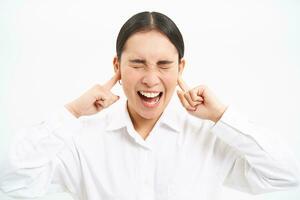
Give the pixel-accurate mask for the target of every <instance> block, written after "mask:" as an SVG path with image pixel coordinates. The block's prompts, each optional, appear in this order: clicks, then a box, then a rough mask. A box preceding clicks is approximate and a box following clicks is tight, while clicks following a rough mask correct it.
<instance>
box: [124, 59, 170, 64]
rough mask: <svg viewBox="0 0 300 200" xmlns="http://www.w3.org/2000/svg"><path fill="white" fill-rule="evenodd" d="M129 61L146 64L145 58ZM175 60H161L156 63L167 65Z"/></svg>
mask: <svg viewBox="0 0 300 200" xmlns="http://www.w3.org/2000/svg"><path fill="white" fill-rule="evenodd" d="M129 62H131V63H138V64H144V65H146V63H147V62H146V60H144V59H130V60H129ZM171 63H173V61H171V60H159V61H158V62H157V63H156V64H157V65H166V64H171Z"/></svg>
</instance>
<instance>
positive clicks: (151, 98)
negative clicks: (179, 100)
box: [137, 91, 163, 108]
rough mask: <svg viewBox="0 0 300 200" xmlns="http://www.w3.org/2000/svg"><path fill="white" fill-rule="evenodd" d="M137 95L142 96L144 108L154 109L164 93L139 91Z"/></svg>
mask: <svg viewBox="0 0 300 200" xmlns="http://www.w3.org/2000/svg"><path fill="white" fill-rule="evenodd" d="M137 94H138V95H139V96H140V98H141V100H142V103H143V104H144V106H146V107H151V108H153V107H155V106H157V105H158V104H159V100H160V99H161V97H162V95H163V92H147V91H138V92H137Z"/></svg>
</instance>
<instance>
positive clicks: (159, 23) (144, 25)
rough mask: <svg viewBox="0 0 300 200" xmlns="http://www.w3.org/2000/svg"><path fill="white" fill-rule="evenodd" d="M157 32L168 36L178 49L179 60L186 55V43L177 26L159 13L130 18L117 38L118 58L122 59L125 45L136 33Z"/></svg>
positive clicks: (140, 14) (138, 14) (137, 15)
mask: <svg viewBox="0 0 300 200" xmlns="http://www.w3.org/2000/svg"><path fill="white" fill-rule="evenodd" d="M147 30H149V31H150V30H157V31H159V32H161V33H163V34H164V35H166V36H167V37H168V38H169V40H170V41H171V42H172V43H173V45H174V46H175V47H176V49H177V51H178V55H179V60H180V59H181V58H182V57H183V54H184V42H183V38H182V35H181V33H180V31H179V29H178V27H177V26H176V24H175V23H174V22H173V21H172V20H171V19H170V18H169V17H167V16H166V15H164V14H162V13H159V12H140V13H137V14H135V15H133V16H132V17H131V18H129V19H128V20H127V21H126V22H125V24H124V25H123V26H122V28H121V29H120V32H119V34H118V38H117V44H116V50H117V56H118V58H119V59H121V54H122V51H123V49H124V45H125V43H126V41H127V40H128V38H129V37H130V36H131V35H133V34H134V33H136V32H140V31H147Z"/></svg>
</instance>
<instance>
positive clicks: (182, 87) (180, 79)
mask: <svg viewBox="0 0 300 200" xmlns="http://www.w3.org/2000/svg"><path fill="white" fill-rule="evenodd" d="M177 82H178V85H179V87H180V88H181V89H182V90H183V91H184V92H186V91H188V90H190V89H189V88H190V87H189V86H188V85H187V84H186V83H185V82H184V81H183V80H182V77H181V76H179V77H178V80H177Z"/></svg>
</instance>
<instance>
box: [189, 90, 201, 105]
mask: <svg viewBox="0 0 300 200" xmlns="http://www.w3.org/2000/svg"><path fill="white" fill-rule="evenodd" d="M189 93H190V96H191V98H192V100H193V101H197V102H202V101H203V100H204V99H203V97H202V96H200V95H198V88H195V89H192V90H190V91H189Z"/></svg>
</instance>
